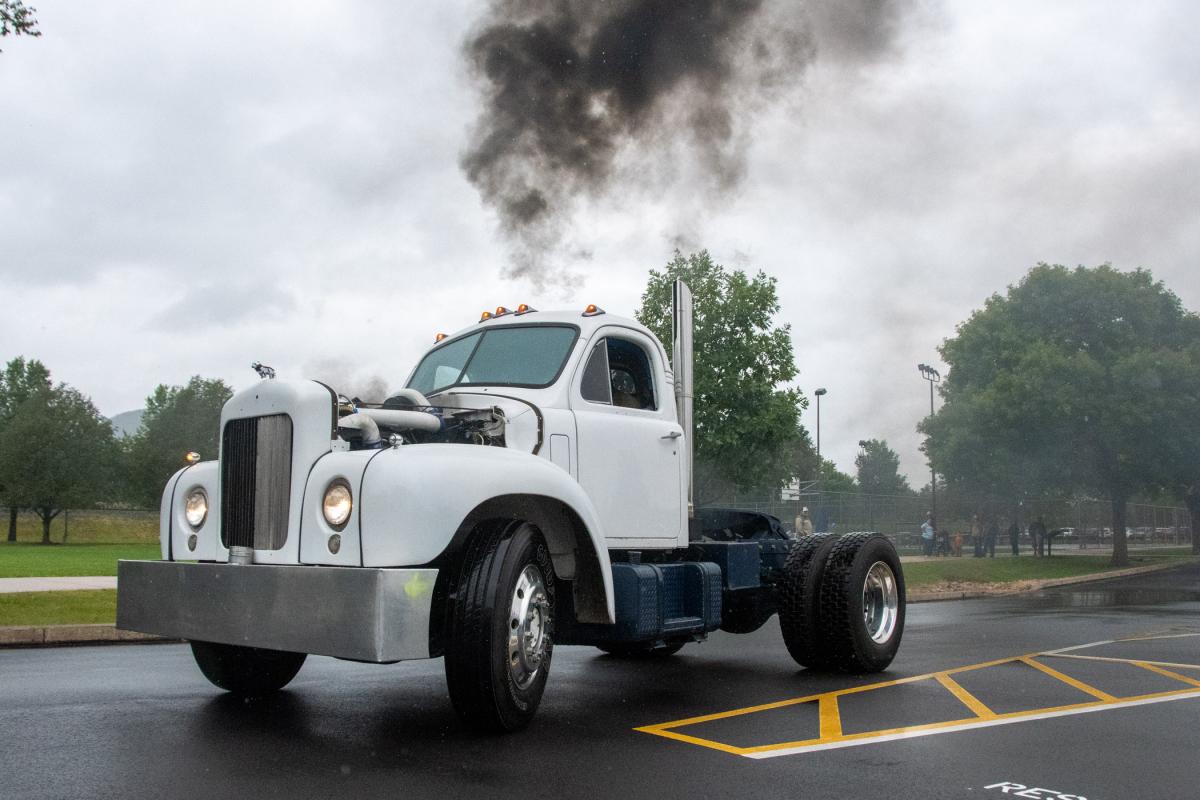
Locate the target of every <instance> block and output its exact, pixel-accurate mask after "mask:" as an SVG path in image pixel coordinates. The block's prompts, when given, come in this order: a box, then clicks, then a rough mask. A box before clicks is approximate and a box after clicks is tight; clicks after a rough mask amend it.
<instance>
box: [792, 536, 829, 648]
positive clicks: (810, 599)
mask: <svg viewBox="0 0 1200 800" xmlns="http://www.w3.org/2000/svg"><path fill="white" fill-rule="evenodd" d="M836 542H837V537H835V536H833V535H832V534H828V533H813V534H809V535H807V536H804V537H802V538H801V539H800V540H799V541H798V542H796V544H795V546H793V547H792V550H791V552H790V553H788V557H787V561H786V562H784V579H783V585H782V587H781V590H780V592H779V628H780V630H781V631H782V632H783V643H784V644H785V645H786V646H787V649H788V653H789V654H790V655H791V657H792V658H793V659H794V660H795V662H796V663H797V664H799V665H800V666H802V667H813V668H817V669H819V668H821V667H825V666H827V665H828V662H829V653H828V651H827V648H826V647H825V645H824V643H823V642H822V640H821V625H820V616H821V580H822V576H823V575H824V571H825V562H826V559H827V557H828V555H829V551H830V550H832V549H833V546H834V544H835V543H836Z"/></svg>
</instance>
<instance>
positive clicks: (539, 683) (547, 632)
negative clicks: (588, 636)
mask: <svg viewBox="0 0 1200 800" xmlns="http://www.w3.org/2000/svg"><path fill="white" fill-rule="evenodd" d="M529 567H531V568H533V573H531V574H536V575H537V576H538V577H540V580H541V587H540V595H541V597H540V599H537V600H536V603H535V600H534V598H533V597H532V596H533V595H534V594H536V593H537V592H530V600H525V595H522V598H521V601H522V602H526V603H529V604H531V605H537V610H535V611H534V610H531V611H530V612H529V614H530V616H529V620H532V619H533V618H534V617H535V616H536V619H537V622H536V623H529V621H528V620H525V619H522V620H513V619H510V617H511V615H512V609H513V603H514V602H516V592H517V591H518V589H520V588H521V586H519V585H518V581H519V580H521V579H522V575H523V574H526V572H525V570H526V568H529ZM450 603H451V614H450V621H449V631H448V636H447V640H446V653H445V666H446V684H447V685H448V687H449V689H450V701H451V702H452V703H453V704H454V710H455V711H457V712H458V715H459V716H460V717H461V718H462V719H463V721H464V722H466V723H467V724H468V725H470V726H472V727H474V728H477V729H480V730H487V731H494V732H505V731H515V730H518V729H520V728H523V727H525V726H526V725H528V724H529V722H530V720H532V719H533V715H534V713H535V712H536V711H537V708H538V704H539V703H540V702H541V700H542V692H543V691H544V690H545V688H546V677H547V675H548V674H549V672H550V660H551V656H552V655H553V652H554V641H553V633H554V567H553V565H552V564H551V563H550V551H549V549H548V548H547V547H546V542H545V540H544V539H543V538H542V535H541V534H540V533H539V532H538V531H537V529H536V528H534V527H533V526H531V525H529V524H528V523H525V522H519V521H517V522H514V521H510V520H494V521H491V522H487V523H484V524H481V525H480V526H479V527H478V528H477V529H476V530H475V531H474V533H473V535H472V537H471V539H470V541H469V542H468V544H467V548H466V552H465V553H464V556H463V561H462V565H461V571H460V573H459V577H458V580H457V581H456V582H455V586H454V587H453V590H452V592H451V595H450ZM514 621H516V623H517V624H516V627H515V630H518V631H523V630H527V629H530V628H529V627H528V626H529V625H530V624H535V625H536V631H537V639H536V642H537V644H536V647H535V648H533V649H535V650H536V653H535V655H536V656H537V659H536V661H537V663H536V667H535V668H534V669H530V670H527V671H526V672H523V673H522V675H521V677H520V679H518V678H517V677H516V676H514V670H517V669H522V668H523V667H524V666H525V665H527V663H528V662H527V660H526V658H525V656H522V655H521V652H525V651H521V650H520V641H522V638H523V637H513V639H512V641H513V642H514V643H516V647H517V648H518V650H519V651H520V652H519V653H518V654H517V655H516V656H514V657H513V658H512V661H511V663H512V665H514V666H513V667H512V668H510V649H509V648H510V637H509V632H510V630H513V629H514V628H512V627H510V626H511V625H512V623H513V622H514Z"/></svg>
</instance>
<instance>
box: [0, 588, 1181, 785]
mask: <svg viewBox="0 0 1200 800" xmlns="http://www.w3.org/2000/svg"><path fill="white" fill-rule="evenodd" d="M1190 634H1200V565H1190V566H1188V567H1184V568H1181V569H1177V570H1172V571H1170V572H1161V573H1154V574H1149V575H1142V576H1136V577H1132V578H1126V579H1119V580H1114V581H1107V582H1102V583H1093V584H1085V585H1076V586H1071V587H1063V588H1061V589H1054V590H1047V591H1045V592H1042V593H1039V594H1036V595H1031V596H1023V597H1008V598H993V599H987V600H965V601H954V602H945V603H926V604H919V605H913V606H910V607H909V617H908V627H907V630H906V632H905V637H904V642H903V644H902V646H901V649H900V655H899V657H898V658H897V660H896V661H895V663H894V664H893V665H892V668H891V669H889V670H888V672H887V673H884V674H882V675H874V676H838V675H827V674H821V673H812V672H808V671H800V670H797V668H796V667H795V665H794V663H793V662H791V660H790V659H789V658H788V655H787V652H786V651H785V649H784V647H783V644H782V641H781V639H780V636H779V629H778V624H777V623H776V621H775V620H772V621H771V622H769V623H768V624H767V625H766V626H765V627H763V628H762V629H761V630H759V631H757V632H756V633H753V634H750V635H747V636H733V635H729V634H725V633H717V634H715V635H714V636H712V637H711V638H710V639H709V641H708V642H705V643H702V644H696V645H689V646H688V647H685V648H684V649H683V651H681V652H680V653H679V654H678V655H677V656H674V657H672V658H670V659H665V660H661V661H624V660H619V659H617V658H614V657H611V656H605V655H602V654H600V653H599V651H596V650H593V649H590V648H582V647H561V648H558V649H556V650H555V653H554V662H553V668H552V672H551V678H550V684H549V686H548V688H547V692H546V697H545V699H544V700H543V703H542V707H541V710H540V711H539V714H538V718H537V719H536V720H535V722H534V724H533V725H532V726H531V727H530V728H529V729H528V730H526V731H524V732H522V733H520V734H516V735H511V736H505V737H484V736H477V735H473V734H470V733H467V732H465V731H463V730H462V729H461V728H460V727H459V725H458V722H457V720H456V718H455V717H454V714H453V712H452V710H451V708H450V704H449V700H448V698H447V696H446V687H445V679H444V677H443V674H442V664H441V661H440V660H435V661H428V662H409V663H404V664H397V665H392V666H372V665H364V664H353V663H346V662H341V661H336V660H334V659H329V658H310V659H309V660H308V663H307V664H306V665H305V667H304V668H303V669H302V670H301V672H300V674H299V675H298V676H297V678H296V680H295V681H293V683H292V684H291V685H290V686H289V687H288V689H287V690H286V691H285V692H283V693H281V694H280V695H279V696H277V697H275V698H274V699H271V700H269V701H259V702H254V703H245V702H242V701H239V700H236V699H234V698H232V697H230V696H228V695H224V694H222V693H220V692H219V691H218V690H217V689H215V688H214V687H212V686H211V685H209V684H208V683H207V682H206V681H205V680H204V679H203V677H201V675H200V673H199V672H198V670H197V669H196V668H195V666H194V664H193V663H192V659H191V654H190V651H189V649H188V648H187V647H186V646H183V645H173V644H172V645H133V646H110V647H79V648H59V649H25V650H0V798H5V800H9V799H10V798H12V799H15V798H110V797H111V798H117V797H121V798H125V797H153V798H193V797H194V798H222V797H286V798H289V799H298V798H308V797H338V798H358V797H385V796H386V797H431V796H435V795H441V796H443V797H446V798H451V797H454V798H457V797H497V796H499V797H513V798H565V797H589V798H590V797H615V798H630V799H631V800H633V799H640V798H664V797H671V798H674V797H706V798H707V797H739V798H741V797H786V798H806V799H807V798H826V797H829V798H834V797H846V796H851V795H852V796H859V797H898V798H981V799H983V800H986V798H991V797H997V798H998V797H1003V796H1006V795H1007V796H1009V797H1013V796H1018V797H1042V798H1048V797H1063V798H1070V797H1079V798H1090V800H1105V799H1106V798H1107V799H1111V800H1115V798H1163V799H1166V798H1195V797H1197V796H1200V785H1197V784H1198V783H1200V781H1198V779H1197V776H1196V770H1195V764H1196V760H1197V756H1196V742H1197V736H1198V731H1200V669H1196V668H1192V667H1190V666H1187V665H1200V636H1193V635H1190ZM1148 637H1149V638H1148ZM1116 640H1132V641H1116ZM1097 643H1100V644H1097ZM1079 645H1091V647H1087V648H1083V649H1078V650H1071V651H1066V652H1065V653H1062V654H1061V655H1059V656H1046V657H1037V658H1035V659H1033V661H1034V662H1035V663H1028V662H1022V661H1013V660H1011V659H1013V658H1014V657H1018V656H1023V655H1027V654H1032V653H1045V652H1047V651H1053V650H1060V649H1062V648H1071V647H1078V646H1079ZM1080 656H1084V657H1083V658H1080ZM994 660H1001V661H1004V663H1000V664H996V665H993V666H991V667H982V668H977V669H973V670H965V671H957V668H960V667H968V666H975V665H979V664H982V663H985V662H991V661H994ZM1148 662H1149V664H1148V666H1147V663H1148ZM1164 665H1165V666H1164ZM947 671H948V672H947ZM931 673H934V675H933V676H932V677H929V678H927V679H921V680H912V681H910V682H903V680H902V679H906V678H912V679H915V678H917V677H918V676H922V675H926V674H931ZM936 673H942V677H940V678H938V677H937V675H936ZM898 679H901V680H902V682H901V683H900V684H897V685H893V686H890V687H886V688H879V689H876V690H872V691H866V692H860V693H855V694H851V695H842V696H840V697H838V698H837V700H836V702H830V703H829V704H828V706H827V705H825V702H826V701H825V700H821V701H816V700H814V701H813V702H806V703H795V704H786V705H782V706H779V707H776V708H769V709H764V710H762V711H758V712H754V713H742V714H735V715H724V716H718V717H717V718H715V719H708V720H701V721H698V722H693V723H689V724H686V725H682V726H679V727H673V728H665V729H663V730H669V731H674V732H675V733H677V734H680V735H681V737H676V738H668V737H667V736H665V735H662V734H661V733H659V734H656V733H655V732H653V730H652V731H651V732H644V731H638V730H635V729H636V728H639V727H644V726H655V725H660V724H662V723H670V722H675V721H679V720H683V719H685V718H694V717H697V716H702V715H714V714H716V715H720V714H722V713H723V712H729V711H733V710H737V709H744V708H746V707H751V706H757V705H759V704H767V703H774V702H776V701H781V700H787V699H790V698H803V697H808V696H814V695H820V694H821V693H825V692H831V691H835V690H841V689H846V688H849V687H859V686H865V685H868V684H877V683H880V682H883V681H889V682H890V681H896V680H898ZM1188 681H1190V682H1188ZM1105 698H1107V699H1105ZM1130 698H1134V699H1133V700H1130ZM827 708H832V709H835V711H834V717H833V718H832V722H831V721H830V720H829V719H827V718H826V716H825V710H826V709H827ZM1056 709H1057V711H1055V710H1056ZM1062 709H1066V710H1065V711H1064V710H1062ZM1081 712H1084V713H1081ZM839 714H840V716H839ZM1056 714H1057V715H1056ZM964 720H965V722H964ZM829 726H832V727H829ZM914 727H917V728H918V729H919V730H918V731H916V733H920V734H921V735H914V733H909V734H905V733H904V731H906V730H907V731H911V730H912V729H913V728H914ZM898 731H899V733H897V732H898ZM934 731H936V735H930V734H931V733H932V732H934ZM830 734H833V735H834V738H828V736H829V735H830ZM906 735H909V736H913V737H914V738H902V737H904V736H906ZM856 736H857V737H859V739H862V740H864V741H855V742H852V743H853V744H855V745H856V746H848V747H847V746H844V745H845V744H846V743H847V742H846V741H845V739H846V737H850V738H853V737H856ZM822 737H824V738H822ZM689 739H691V740H695V741H690V740H689ZM822 741H824V742H834V746H835V749H821V748H813V747H811V745H812V744H813V743H814V742H816V743H818V744H819V743H820V742H822ZM805 742H807V743H808V744H803V743H805ZM797 743H801V744H800V745H799V746H798V747H797V746H796V745H797ZM788 745H791V746H790V748H789V746H788ZM722 748H724V749H722ZM764 748H765V749H764ZM771 748H774V749H771ZM730 751H732V752H730ZM748 754H758V755H763V754H765V755H768V756H769V757H767V758H762V759H757V758H747V757H744V756H745V755H748ZM1035 789H1038V790H1040V791H1034V790H1035ZM1019 792H1024V794H1019Z"/></svg>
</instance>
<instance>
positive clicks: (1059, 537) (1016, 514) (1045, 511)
mask: <svg viewBox="0 0 1200 800" xmlns="http://www.w3.org/2000/svg"><path fill="white" fill-rule="evenodd" d="M705 505H714V506H725V507H729V508H738V509H742V510H746V511H761V512H765V513H768V514H772V515H774V516H776V517H778V518H779V519H781V520H782V521H783V523H784V525H785V526H786V527H787V528H789V529H791V528H792V527H793V526H794V522H795V518H796V517H797V515H798V514H799V513H800V510H801V509H802V508H805V507H807V508H808V510H809V514H810V518H811V519H812V522H813V529H814V530H817V531H822V530H825V531H830V530H831V531H838V532H846V531H877V532H879V533H882V534H884V535H886V536H887V537H888V538H890V539H891V540H892V541H893V542H894V543H895V544H896V547H897V548H898V549H899V550H900V552H901V553H904V554H906V555H915V554H919V553H920V552H921V523H922V522H923V521H924V520H925V514H926V512H929V511H932V510H934V509H933V508H932V507H931V503H930V500H929V497H928V496H922V497H916V496H893V495H869V494H858V493H843V492H822V491H809V492H804V493H801V494H800V496H799V499H788V500H782V499H779V498H777V497H774V498H765V499H764V498H759V499H753V498H745V497H735V498H733V499H732V500H731V501H730V502H725V503H718V502H712V503H706V504H705ZM976 514H978V515H979V516H980V518H981V519H982V520H983V521H984V524H985V525H986V524H987V522H988V521H989V520H992V519H994V520H995V521H996V523H997V525H998V526H999V529H1000V535H999V536H998V537H997V539H996V552H997V553H1001V552H1004V553H1011V549H1010V547H1011V545H1010V540H1009V535H1008V529H1009V526H1010V525H1011V524H1012V523H1013V522H1016V524H1017V527H1018V529H1019V531H1020V533H1019V537H1018V548H1019V550H1020V552H1022V553H1029V552H1032V540H1031V538H1030V537H1029V534H1028V528H1029V524H1030V523H1031V522H1033V521H1034V520H1037V519H1039V518H1040V519H1041V520H1042V523H1043V524H1044V525H1045V526H1046V529H1047V531H1057V533H1055V534H1054V535H1053V536H1052V537H1051V538H1050V542H1049V546H1050V547H1051V548H1052V550H1053V551H1054V552H1063V553H1065V552H1085V553H1090V554H1103V553H1111V551H1112V543H1113V536H1112V506H1111V505H1110V504H1109V503H1108V502H1107V501H1103V500H1085V499H1066V498H1063V499H1052V500H1032V501H1026V502H1024V503H1020V504H1013V503H1003V502H998V501H996V500H993V499H979V498H964V497H960V496H955V495H953V494H949V495H943V494H941V493H939V494H938V498H937V509H936V521H937V527H938V530H939V532H940V533H941V534H942V536H944V537H945V539H944V540H943V548H946V547H950V546H952V543H953V541H954V538H955V536H956V535H959V536H961V537H962V538H961V540H960V541H961V542H962V543H963V547H964V549H966V550H968V551H970V550H971V549H972V548H973V547H974V540H973V538H972V535H971V523H972V519H973V517H974V516H975V515H976ZM1126 536H1127V539H1128V542H1129V547H1130V549H1131V550H1136V549H1155V550H1159V549H1166V548H1182V547H1187V548H1190V547H1191V544H1192V528H1191V516H1190V515H1189V513H1188V510H1187V509H1186V508H1183V507H1177V506H1165V505H1142V504H1133V503H1130V504H1129V505H1128V506H1127V510H1126ZM968 554H969V552H968Z"/></svg>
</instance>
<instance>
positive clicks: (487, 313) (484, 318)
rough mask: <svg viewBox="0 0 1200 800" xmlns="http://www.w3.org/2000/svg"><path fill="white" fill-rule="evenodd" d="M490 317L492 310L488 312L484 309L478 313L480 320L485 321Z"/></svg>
mask: <svg viewBox="0 0 1200 800" xmlns="http://www.w3.org/2000/svg"><path fill="white" fill-rule="evenodd" d="M491 318H492V312H490V311H485V312H483V313H482V314H480V315H479V321H480V322H487V321H488V320H489V319H491Z"/></svg>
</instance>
